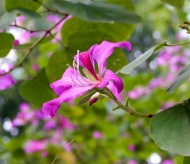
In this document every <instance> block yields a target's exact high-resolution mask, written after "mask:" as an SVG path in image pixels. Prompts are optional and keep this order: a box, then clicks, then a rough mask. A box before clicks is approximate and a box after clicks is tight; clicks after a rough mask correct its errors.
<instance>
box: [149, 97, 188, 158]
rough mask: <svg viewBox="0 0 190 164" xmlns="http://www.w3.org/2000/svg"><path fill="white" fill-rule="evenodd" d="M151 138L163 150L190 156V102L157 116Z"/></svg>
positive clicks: (152, 124)
mask: <svg viewBox="0 0 190 164" xmlns="http://www.w3.org/2000/svg"><path fill="white" fill-rule="evenodd" d="M150 136H151V137H152V139H153V140H154V141H155V143H156V144H157V145H158V146H159V147H160V148H161V149H163V150H167V151H170V152H173V153H177V154H180V155H183V156H190V152H189V147H190V142H189V137H190V112H189V100H188V101H186V102H185V103H182V104H179V105H175V106H173V107H171V108H169V109H167V110H164V111H162V112H160V113H158V114H157V115H155V116H154V117H153V119H152V122H151V126H150Z"/></svg>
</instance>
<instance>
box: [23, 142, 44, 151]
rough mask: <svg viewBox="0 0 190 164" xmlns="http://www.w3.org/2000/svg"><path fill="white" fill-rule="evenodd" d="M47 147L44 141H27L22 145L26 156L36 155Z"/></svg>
mask: <svg viewBox="0 0 190 164" xmlns="http://www.w3.org/2000/svg"><path fill="white" fill-rule="evenodd" d="M46 147H47V141H46V140H31V141H27V142H26V143H25V145H24V151H25V152H26V153H27V154H32V153H36V152H39V151H43V150H45V149H46Z"/></svg>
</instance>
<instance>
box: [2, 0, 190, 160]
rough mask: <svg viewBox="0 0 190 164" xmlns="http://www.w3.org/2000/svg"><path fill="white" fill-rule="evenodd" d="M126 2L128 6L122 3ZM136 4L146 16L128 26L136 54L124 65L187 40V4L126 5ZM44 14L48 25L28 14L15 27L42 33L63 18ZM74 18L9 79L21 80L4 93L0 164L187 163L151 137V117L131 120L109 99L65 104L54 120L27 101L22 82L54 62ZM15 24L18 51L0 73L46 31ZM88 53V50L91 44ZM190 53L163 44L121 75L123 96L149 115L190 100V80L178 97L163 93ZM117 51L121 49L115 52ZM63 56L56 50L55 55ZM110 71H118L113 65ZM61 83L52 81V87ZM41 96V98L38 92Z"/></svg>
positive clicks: (10, 29) (147, 2)
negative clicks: (153, 47) (142, 55)
mask: <svg viewBox="0 0 190 164" xmlns="http://www.w3.org/2000/svg"><path fill="white" fill-rule="evenodd" d="M47 2H48V1H47ZM118 2H120V1H118ZM121 2H122V3H123V4H125V2H124V1H121ZM47 4H48V3H47ZM130 5H132V6H133V7H132V8H133V10H134V11H135V12H136V13H137V14H138V15H140V16H141V17H142V18H143V22H141V23H138V24H135V25H129V29H127V30H129V31H130V32H129V35H128V40H129V41H130V42H131V44H132V51H131V52H125V54H126V57H127V60H126V61H128V62H131V61H133V60H135V59H136V58H137V57H139V56H140V55H141V54H142V53H144V52H145V51H147V50H148V49H149V48H150V47H152V46H154V45H156V44H159V43H161V42H163V41H167V40H168V41H169V42H170V43H180V42H185V41H187V40H189V34H187V33H186V31H185V30H183V29H181V28H180V27H179V25H181V24H183V22H184V21H190V15H189V9H190V6H189V2H188V1H186V2H185V4H184V6H183V8H180V9H178V8H175V7H173V6H171V5H169V4H166V3H164V2H162V1H160V0H155V1H151V0H144V1H138V0H132V2H131V1H126V6H130ZM2 6H3V5H2ZM2 8H3V7H2ZM2 10H3V9H2ZM45 14H46V15H45V18H46V20H45V21H44V22H41V24H39V23H36V22H33V21H32V20H30V19H28V18H26V17H25V16H23V15H20V16H17V18H16V22H17V25H19V26H23V27H27V28H28V27H32V28H34V29H40V28H41V26H46V24H45V22H46V23H48V26H49V25H50V26H51V25H53V24H54V23H56V22H57V21H59V20H60V16H59V15H57V14H54V13H52V14H51V13H45ZM72 19H75V18H69V19H68V20H66V21H65V22H63V23H61V24H60V25H59V26H57V27H56V28H55V29H54V33H56V35H55V38H54V39H52V40H51V41H47V42H45V43H43V44H40V45H39V46H38V48H37V49H35V50H34V51H33V52H32V54H31V55H30V56H29V57H28V58H27V59H26V62H25V63H23V65H22V66H23V67H19V68H17V69H15V70H13V71H12V73H11V74H12V76H13V78H14V79H15V80H16V81H17V83H16V84H15V85H14V86H12V87H10V88H7V89H6V90H0V125H1V126H0V134H1V135H0V142H1V144H0V164H32V163H39V164H43V163H44V164H46V163H52V164H53V163H54V164H59V163H60V164H62V163H66V164H77V163H81V164H91V163H96V164H109V163H114V164H178V163H181V162H182V159H183V158H182V157H180V156H179V155H176V154H172V153H168V152H166V151H163V150H160V149H159V148H158V147H157V145H156V144H155V143H154V141H153V140H152V139H151V138H150V136H149V126H150V121H151V119H148V118H147V119H145V118H139V117H135V116H129V115H128V114H127V113H125V112H124V111H122V110H121V109H118V110H115V111H112V109H113V108H114V107H116V106H115V104H114V103H113V102H112V101H109V100H108V99H107V98H103V99H101V100H100V101H98V102H97V103H95V104H93V105H92V106H89V104H88V103H85V104H82V105H78V104H77V102H78V100H80V99H78V100H77V101H76V102H73V103H72V104H62V106H61V109H60V110H59V111H58V112H57V114H56V116H55V117H54V118H48V117H46V116H44V115H43V114H42V112H41V109H40V108H38V107H36V106H35V105H33V104H31V103H30V102H29V101H27V100H28V99H27V98H26V97H24V98H23V96H21V95H23V92H24V91H23V90H21V91H19V89H20V85H21V83H22V82H23V81H24V80H26V79H30V78H31V77H33V76H35V75H36V74H37V72H38V71H39V70H42V68H43V67H45V66H47V65H48V64H51V63H48V61H49V58H51V57H53V56H52V54H53V52H55V51H56V50H57V49H59V48H60V47H62V46H63V45H62V37H63V36H64V35H63V34H64V25H65V28H66V25H67V23H69V21H72ZM76 21H77V20H76ZM70 23H71V22H70ZM12 25H13V26H11V25H10V26H8V27H7V28H6V31H7V32H9V33H12V34H13V35H14V37H15V40H17V41H18V46H17V43H15V44H16V46H17V47H16V48H13V49H12V50H11V51H10V53H9V55H8V56H6V58H1V59H0V66H1V67H0V68H1V69H5V70H6V69H9V67H11V66H12V65H14V64H15V62H16V61H17V60H18V59H20V58H21V57H22V56H23V53H24V50H23V47H24V46H25V47H26V46H27V44H30V42H32V41H33V40H36V39H38V38H40V37H41V36H42V35H43V34H44V32H43V31H41V32H31V31H27V30H25V29H21V28H18V27H16V26H15V24H14V22H13V24H12ZM38 26H40V28H37V27H38ZM122 30H123V29H122ZM122 30H121V32H122ZM82 34H83V33H81V35H82ZM121 35H122V34H121ZM78 37H80V35H79V34H78ZM87 37H89V38H90V37H91V36H87ZM78 40H79V41H80V38H78ZM81 42H82V40H81ZM22 44H23V45H24V46H23V47H22V46H21V45H22ZM19 45H20V47H19ZM75 45H77V44H75ZM86 47H87V48H86ZM84 49H86V50H87V49H88V45H86V46H84ZM73 51H74V50H73ZM189 51H190V49H189V47H188V46H180V47H179V46H174V47H164V48H162V49H161V50H159V51H158V52H156V53H154V55H152V56H151V57H150V58H149V59H148V60H147V61H146V62H144V63H143V64H141V65H140V66H139V67H138V68H137V69H135V70H133V71H132V72H131V73H130V74H129V75H121V74H120V75H119V76H120V77H122V79H123V82H124V90H123V99H124V100H125V98H126V97H129V98H130V99H129V106H130V107H131V108H133V109H135V110H137V111H139V112H142V113H147V114H148V113H157V112H159V111H162V110H165V109H166V108H168V107H170V106H173V105H174V104H176V103H178V102H181V101H183V100H184V99H187V98H188V97H189V96H190V93H189V92H187V90H189V81H188V82H186V83H184V84H183V85H182V86H181V87H180V88H179V89H177V90H176V92H174V93H173V94H167V92H166V90H165V89H166V88H167V87H168V86H169V84H170V83H171V82H172V81H173V80H174V79H175V77H176V76H177V75H178V73H179V72H180V70H181V69H182V67H183V66H184V65H186V64H187V62H188V60H189ZM74 53H75V51H74ZM116 53H117V50H116V52H115V53H114V54H116ZM59 54H60V53H59V52H58V53H57V55H58V56H59ZM50 56H51V57H50ZM71 61H72V60H69V59H68V60H67V64H69V63H70V64H71ZM52 62H53V61H52ZM108 62H109V61H108ZM123 66H124V65H123ZM109 67H111V68H112V67H114V65H113V63H112V64H110V65H109ZM63 68H66V66H64V67H63ZM52 69H53V68H52ZM55 69H56V68H55ZM61 69H62V68H61ZM115 71H116V70H115ZM41 72H42V71H41ZM52 72H53V71H52ZM55 72H56V70H55ZM63 72H64V69H62V73H63ZM55 79H56V78H55V77H53V78H51V80H50V82H52V81H55ZM0 84H1V83H0ZM32 85H36V84H35V83H32ZM29 90H30V88H28V91H29ZM40 92H43V90H41V89H40V90H39V94H40ZM35 96H37V94H36V95H33V97H35Z"/></svg>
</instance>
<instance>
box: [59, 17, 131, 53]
mask: <svg viewBox="0 0 190 164" xmlns="http://www.w3.org/2000/svg"><path fill="white" fill-rule="evenodd" d="M133 29H134V25H129V24H124V23H112V24H109V23H92V22H87V21H84V20H81V19H78V18H75V17H74V18H71V19H70V20H68V21H67V22H66V23H65V24H64V26H63V28H62V32H61V33H62V40H63V43H64V45H65V46H68V41H69V40H71V41H72V39H73V38H72V37H71V35H81V36H84V37H85V38H86V39H85V40H87V39H88V40H87V42H85V43H83V45H84V46H86V47H84V48H86V49H88V48H89V47H90V46H91V45H92V41H93V43H94V44H95V43H100V42H101V41H102V40H106V39H108V41H121V40H128V39H129V37H130V35H131V33H132V31H133ZM74 33H75V34H74ZM77 33H79V34H77ZM81 33H82V34H81ZM88 33H91V35H88ZM92 33H94V34H92ZM89 36H93V37H89ZM70 37H71V38H70ZM98 38H99V41H98ZM76 39H80V38H76ZM91 40H92V41H91ZM89 41H91V45H90V43H89ZM97 41H98V42H97ZM72 42H73V41H72ZM78 44H81V45H82V43H81V41H79V43H78ZM86 44H88V45H86ZM86 49H83V50H86ZM75 50H76V48H75ZM80 50H81V49H80Z"/></svg>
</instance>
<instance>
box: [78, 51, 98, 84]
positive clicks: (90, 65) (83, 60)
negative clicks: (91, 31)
mask: <svg viewBox="0 0 190 164" xmlns="http://www.w3.org/2000/svg"><path fill="white" fill-rule="evenodd" d="M78 55H79V56H78ZM77 58H78V59H77ZM74 60H75V61H76V62H77V63H78V62H79V65H80V66H82V67H84V68H86V69H87V70H88V71H89V72H90V73H91V74H92V75H93V76H94V77H95V79H96V80H98V77H97V75H96V72H95V69H94V62H93V58H92V56H90V54H89V52H88V51H85V52H81V53H79V54H77V55H75V57H74ZM77 60H79V61H77Z"/></svg>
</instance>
